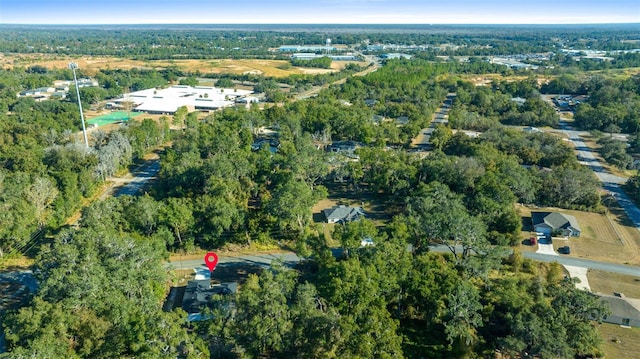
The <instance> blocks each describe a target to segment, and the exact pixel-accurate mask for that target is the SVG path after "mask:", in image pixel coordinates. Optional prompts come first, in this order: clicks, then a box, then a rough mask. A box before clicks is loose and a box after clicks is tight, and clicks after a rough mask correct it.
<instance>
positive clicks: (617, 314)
mask: <svg viewBox="0 0 640 359" xmlns="http://www.w3.org/2000/svg"><path fill="white" fill-rule="evenodd" d="M598 296H600V298H601V299H602V300H603V301H604V302H606V303H607V304H609V306H610V308H611V314H610V315H608V316H606V317H605V318H604V319H603V322H605V323H612V324H619V325H625V326H630V327H636V328H638V327H640V299H632V298H626V297H625V296H624V295H622V294H620V293H616V295H605V294H598Z"/></svg>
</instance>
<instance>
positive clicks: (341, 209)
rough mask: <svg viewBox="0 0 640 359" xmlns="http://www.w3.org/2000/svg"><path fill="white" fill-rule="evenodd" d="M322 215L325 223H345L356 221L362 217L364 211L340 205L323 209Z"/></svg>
mask: <svg viewBox="0 0 640 359" xmlns="http://www.w3.org/2000/svg"><path fill="white" fill-rule="evenodd" d="M322 214H324V217H325V218H326V219H327V223H345V222H353V221H357V220H359V219H360V218H362V217H364V210H363V209H362V207H347V206H344V205H340V206H333V207H331V208H327V209H323V210H322Z"/></svg>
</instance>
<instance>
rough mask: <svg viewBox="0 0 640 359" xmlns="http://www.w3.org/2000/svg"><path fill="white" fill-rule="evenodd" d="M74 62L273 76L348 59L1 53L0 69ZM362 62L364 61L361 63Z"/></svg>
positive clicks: (94, 67)
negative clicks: (308, 62) (305, 64)
mask: <svg viewBox="0 0 640 359" xmlns="http://www.w3.org/2000/svg"><path fill="white" fill-rule="evenodd" d="M71 61H74V62H76V63H77V64H78V67H79V68H80V69H82V71H83V72H85V73H88V74H89V75H91V74H93V73H95V72H97V71H98V70H101V69H123V70H129V69H132V68H148V69H162V68H167V67H170V66H176V67H177V68H179V69H181V70H183V71H188V72H195V71H200V73H202V74H223V73H224V74H257V75H264V76H273V77H286V76H289V75H294V74H310V75H313V74H323V73H329V72H334V71H340V70H341V69H342V68H344V67H345V66H346V65H347V64H348V63H349V62H344V61H334V62H333V63H332V64H331V69H313V68H302V67H289V66H287V65H288V64H289V62H288V61H286V60H260V59H256V60H249V59H240V60H232V59H198V60H192V59H184V60H157V61H156V60H153V61H151V60H149V61H146V60H130V59H125V58H119V57H106V56H65V55H49V54H2V55H0V66H2V68H13V67H29V66H34V65H40V66H45V67H47V68H55V69H62V68H66V67H67V66H68V65H69V62H71ZM361 64H363V65H365V63H361Z"/></svg>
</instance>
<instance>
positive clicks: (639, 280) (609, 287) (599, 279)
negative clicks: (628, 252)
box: [587, 269, 640, 299]
mask: <svg viewBox="0 0 640 359" xmlns="http://www.w3.org/2000/svg"><path fill="white" fill-rule="evenodd" d="M587 279H589V286H590V287H591V291H593V292H598V293H602V294H609V295H612V294H613V292H618V293H623V294H624V295H625V296H626V297H629V298H638V299H640V277H634V276H630V275H624V274H618V273H610V272H604V271H599V270H593V269H590V270H589V272H587Z"/></svg>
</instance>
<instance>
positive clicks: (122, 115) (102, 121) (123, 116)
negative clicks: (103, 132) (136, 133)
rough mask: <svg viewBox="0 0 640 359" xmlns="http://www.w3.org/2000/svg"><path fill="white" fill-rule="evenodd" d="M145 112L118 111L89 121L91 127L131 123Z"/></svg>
mask: <svg viewBox="0 0 640 359" xmlns="http://www.w3.org/2000/svg"><path fill="white" fill-rule="evenodd" d="M143 113H144V112H126V111H116V112H111V113H108V114H106V115H102V116H98V117H94V118H92V119H90V120H88V121H87V123H88V124H89V125H98V126H104V125H108V124H111V123H117V122H122V121H129V119H131V118H134V117H136V116H138V115H141V114H143Z"/></svg>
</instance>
